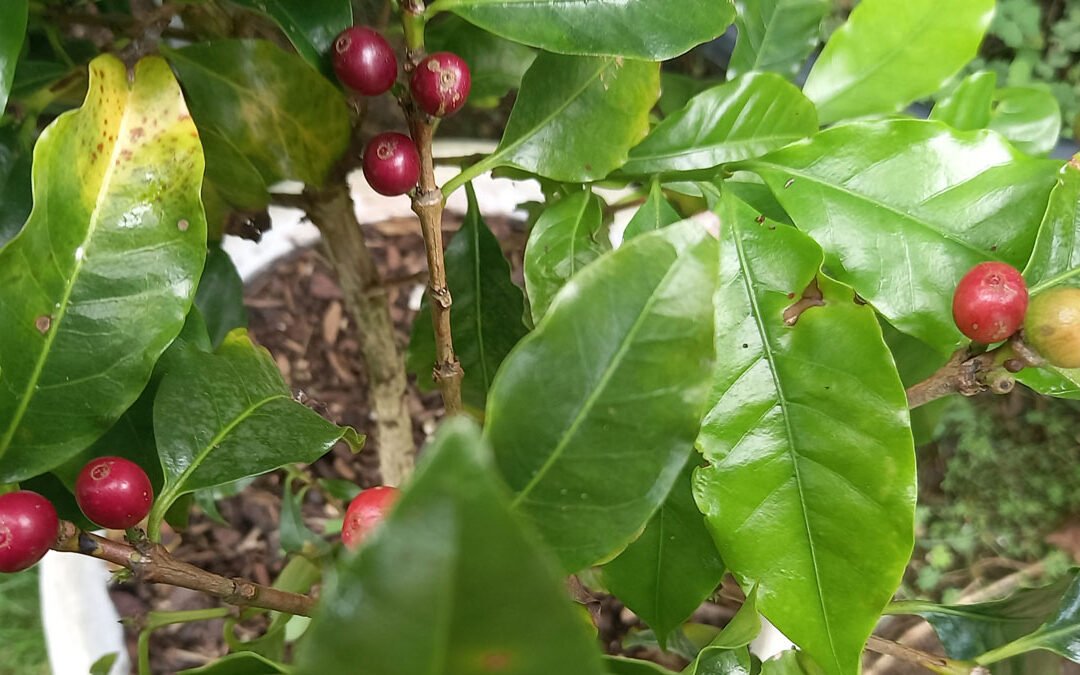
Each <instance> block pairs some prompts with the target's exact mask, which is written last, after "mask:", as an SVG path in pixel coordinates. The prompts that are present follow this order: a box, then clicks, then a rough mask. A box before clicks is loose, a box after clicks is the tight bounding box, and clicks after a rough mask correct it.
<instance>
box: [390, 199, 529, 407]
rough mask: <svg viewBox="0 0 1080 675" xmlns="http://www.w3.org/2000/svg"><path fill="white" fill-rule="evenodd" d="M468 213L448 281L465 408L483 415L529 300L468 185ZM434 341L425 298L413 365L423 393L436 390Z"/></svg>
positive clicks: (449, 258) (450, 258)
mask: <svg viewBox="0 0 1080 675" xmlns="http://www.w3.org/2000/svg"><path fill="white" fill-rule="evenodd" d="M466 192H467V195H468V203H469V208H468V211H467V213H466V214H465V221H464V222H463V223H462V225H461V229H460V230H458V232H457V234H455V235H454V238H453V239H452V240H451V241H450V245H449V246H447V247H446V282H447V286H449V288H450V289H451V292H452V293H453V294H454V311H453V312H451V313H450V328H451V330H452V331H453V334H454V349H455V350H456V351H457V357H458V360H460V361H461V366H462V368H463V369H464V371H465V379H464V380H462V383H461V395H462V398H463V399H464V401H465V404H466V405H468V406H470V407H472V408H475V409H477V410H483V409H484V405H485V403H486V401H487V393H488V389H490V388H491V381H492V380H493V379H494V378H495V371H496V370H498V369H499V364H501V363H502V361H503V359H504V358H506V355H507V354H509V353H510V350H511V349H513V347H514V345H516V344H517V343H518V340H520V339H521V338H523V337H525V334H526V333H528V332H529V331H528V329H527V328H526V327H525V324H524V323H523V322H522V317H523V316H524V315H525V298H524V296H523V295H522V293H521V289H520V288H518V287H517V286H515V285H514V282H513V281H512V280H511V279H510V263H509V262H508V261H507V260H506V257H505V256H504V255H503V252H502V248H500V247H499V240H498V239H496V238H495V235H494V234H492V233H491V230H489V229H488V226H487V223H485V222H484V219H483V217H482V216H481V214H480V206H479V205H478V204H477V203H476V193H475V192H474V191H473V189H472V185H471V184H470V185H467V186H466ZM435 360H436V359H435V337H434V332H433V330H432V326H431V305H430V304H429V300H428V298H427V296H426V295H425V297H424V301H423V304H422V305H421V306H420V312H419V313H418V314H417V315H416V319H415V320H414V321H413V334H412V339H410V340H409V356H408V362H409V363H408V365H409V370H410V372H413V373H416V375H417V382H418V383H421V389H425V388H426V389H432V388H433V385H432V384H431V378H430V373H431V367H432V366H433V365H434V364H435Z"/></svg>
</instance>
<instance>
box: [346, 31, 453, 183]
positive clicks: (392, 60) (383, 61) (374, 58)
mask: <svg viewBox="0 0 1080 675" xmlns="http://www.w3.org/2000/svg"><path fill="white" fill-rule="evenodd" d="M333 61H334V72H335V73H337V77H338V79H339V80H340V81H341V83H342V84H343V85H345V86H346V87H348V88H349V89H352V90H353V91H355V92H357V93H358V94H362V95H364V96H379V95H381V94H385V93H386V92H387V91H389V90H390V88H391V87H393V86H394V82H396V81H397V75H398V62H397V57H396V56H394V50H393V49H392V48H391V47H390V43H388V42H387V41H386V39H385V38H384V37H383V36H382V35H380V34H379V33H378V32H376V31H375V30H372V29H371V28H368V27H366V26H353V27H352V28H348V29H346V30H344V31H342V33H341V34H340V35H338V36H337V39H335V40H334V54H333ZM471 86H472V77H471V76H470V74H469V67H468V65H466V64H465V61H464V60H463V59H462V58H461V57H460V56H458V55H457V54H452V53H450V52H438V53H436V54H431V55H429V56H427V57H425V58H424V59H423V60H422V61H420V63H418V64H417V65H416V68H414V69H413V71H412V76H411V77H410V79H409V92H410V93H411V95H412V101H413V103H414V104H415V105H416V106H417V107H418V108H419V109H420V110H422V111H424V112H425V113H427V114H428V115H431V116H432V117H446V116H447V115H452V114H454V113H455V112H457V111H458V110H459V109H460V108H461V106H463V105H464V104H465V99H466V98H468V96H469V89H470V88H471ZM363 169H364V177H365V178H367V181H368V183H369V184H370V185H371V187H372V189H374V190H375V191H376V192H378V193H379V194H383V195H387V196H394V195H401V194H405V193H406V192H408V191H409V190H411V189H413V188H414V187H415V186H416V183H417V181H418V180H419V179H420V155H419V153H417V151H416V144H415V143H413V140H412V139H411V138H409V137H408V136H406V135H405V134H399V133H394V132H387V133H382V134H379V135H378V136H376V137H375V138H373V139H371V141H370V142H369V143H368V144H367V147H365V148H364V159H363Z"/></svg>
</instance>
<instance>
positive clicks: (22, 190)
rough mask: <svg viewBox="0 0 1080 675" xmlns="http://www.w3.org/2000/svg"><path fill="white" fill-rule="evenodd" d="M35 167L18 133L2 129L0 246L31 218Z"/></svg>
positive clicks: (0, 148)
mask: <svg viewBox="0 0 1080 675" xmlns="http://www.w3.org/2000/svg"><path fill="white" fill-rule="evenodd" d="M31 166H32V164H31V153H30V151H29V149H27V148H26V147H24V145H23V143H22V141H21V140H20V138H19V134H18V132H17V131H16V130H15V129H14V128H12V127H7V128H3V129H0V247H2V246H3V245H4V244H6V243H7V242H8V241H10V240H11V239H12V238H14V236H15V235H16V234H18V233H19V230H21V229H22V227H23V225H24V224H25V223H26V219H27V217H29V215H30V207H31V206H32V205H33V196H32V194H31V188H30V170H31Z"/></svg>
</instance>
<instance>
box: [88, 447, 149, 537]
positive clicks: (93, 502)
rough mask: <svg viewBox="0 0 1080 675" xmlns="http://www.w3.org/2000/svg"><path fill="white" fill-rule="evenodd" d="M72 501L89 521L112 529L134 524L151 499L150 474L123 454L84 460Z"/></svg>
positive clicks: (146, 511) (137, 521)
mask: <svg viewBox="0 0 1080 675" xmlns="http://www.w3.org/2000/svg"><path fill="white" fill-rule="evenodd" d="M75 501H76V502H78V504H79V508H80V509H82V512H83V513H84V514H86V517H87V518H89V519H90V521H91V522H93V523H96V524H97V525H100V526H102V527H107V528H109V529H113V530H125V529H127V528H129V527H135V525H137V524H138V523H139V521H141V520H142V519H143V518H145V517H146V514H148V513H150V507H151V506H152V505H153V503H154V488H153V487H151V485H150V478H149V477H147V475H146V472H145V471H143V470H142V467H140V466H139V465H138V464H136V463H135V462H132V461H129V460H126V459H124V458H123V457H98V458H97V459H92V460H90V461H89V462H87V464H86V466H84V467H83V469H82V471H80V472H79V477H78V478H77V479H76V480H75Z"/></svg>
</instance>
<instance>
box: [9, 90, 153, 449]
mask: <svg viewBox="0 0 1080 675" xmlns="http://www.w3.org/2000/svg"><path fill="white" fill-rule="evenodd" d="M123 91H124V94H125V98H124V104H123V105H124V112H123V114H122V115H121V116H120V126H119V127H118V128H117V131H116V139H117V140H116V142H115V143H113V147H112V152H110V153H109V161H108V164H107V165H106V168H105V175H104V176H102V178H101V184H100V186H99V187H98V193H97V198H96V199H95V200H94V208H93V209H92V210H91V212H90V222H89V223H88V224H87V227H86V234H85V235H84V236H83V238H82V240H81V241H80V242H79V247H77V248H83V250H84V251H85V250H86V249H87V248H88V242H89V241H90V240H91V239H92V238H93V237H94V235H95V234H96V233H97V229H98V225H99V223H100V220H99V217H100V215H101V203H102V200H103V199H104V198H105V195H106V194H108V193H109V190H108V186H109V184H110V182H111V180H112V175H113V173H114V172H115V171H116V167H117V165H118V160H117V156H118V155H119V153H120V148H121V147H124V148H125V149H126V148H127V146H126V144H124V143H122V142H121V139H123V138H127V135H126V134H125V133H124V132H125V131H126V130H127V127H128V121H129V120H130V119H131V96H132V94H133V93H134V91H133V89H130V88H127V87H125V88H124V89H123ZM78 115H79V116H81V115H82V110H80V111H79V113H78ZM76 120H77V117H76V116H74V115H73V116H72V117H70V118H69V124H75V123H76ZM46 218H48V216H47V215H46ZM46 223H48V221H47V220H46ZM50 250H51V245H50ZM88 258H89V256H88V255H86V254H84V255H83V256H82V257H81V258H77V259H76V260H75V266H74V267H73V268H72V270H71V276H70V277H68V279H67V282H66V283H65V284H64V291H63V294H62V295H61V296H60V302H59V305H60V307H59V309H58V310H57V312H56V316H55V317H52V318H51V321H50V325H49V329H48V331H47V333H46V336H45V344H44V345H43V346H42V349H41V352H39V354H38V358H37V361H36V362H35V363H34V368H33V370H32V371H31V373H30V378H29V379H28V380H27V383H26V388H25V389H24V390H23V393H22V395H21V396H20V397H19V405H18V406H17V407H16V409H15V414H14V415H13V416H12V418H11V424H9V425H8V428H7V429H6V430H5V431H4V435H3V437H0V457H3V456H4V455H5V454H6V453H7V450H8V448H9V447H10V446H11V440H12V438H14V437H15V431H16V430H17V429H18V428H19V425H20V424H21V423H22V418H23V417H24V416H25V415H26V411H27V409H28V408H29V407H30V400H31V399H32V398H33V392H34V391H35V388H36V386H37V383H38V381H39V380H40V379H41V375H42V373H43V372H44V370H45V364H46V362H47V361H48V360H49V356H50V355H51V354H52V346H53V342H55V341H56V336H57V335H58V334H59V333H60V326H61V325H62V324H63V321H64V317H65V316H67V310H68V307H69V305H70V301H71V294H72V293H73V292H74V290H75V284H76V282H77V281H78V280H79V275H80V274H81V273H82V269H83V266H84V265H85V264H86V260H87V259H88Z"/></svg>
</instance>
